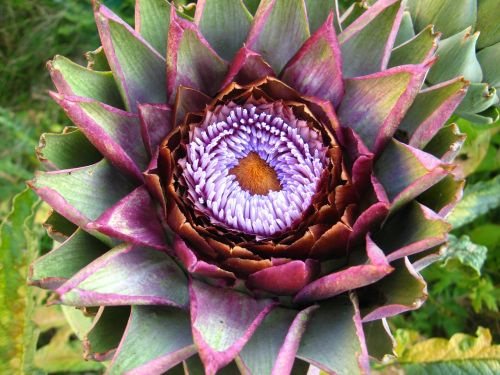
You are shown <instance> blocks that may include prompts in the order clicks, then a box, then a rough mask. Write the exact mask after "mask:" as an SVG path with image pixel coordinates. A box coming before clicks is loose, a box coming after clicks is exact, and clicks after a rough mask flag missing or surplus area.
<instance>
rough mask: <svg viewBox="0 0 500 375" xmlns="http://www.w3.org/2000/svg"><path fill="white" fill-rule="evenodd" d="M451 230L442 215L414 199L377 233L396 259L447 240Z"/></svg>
mask: <svg viewBox="0 0 500 375" xmlns="http://www.w3.org/2000/svg"><path fill="white" fill-rule="evenodd" d="M449 230H450V225H449V224H448V223H447V222H445V221H444V220H443V219H442V218H441V216H439V215H437V214H436V213H434V212H433V211H431V210H430V209H428V208H427V207H425V206H422V205H421V204H419V203H416V202H415V201H413V202H411V203H410V204H408V205H406V206H405V207H404V208H403V209H401V210H400V211H398V212H396V213H395V214H394V215H393V216H392V217H390V218H389V219H388V220H387V221H386V222H385V223H384V225H383V227H382V229H381V230H380V231H379V232H377V233H376V234H375V235H374V236H373V237H374V240H375V242H376V243H377V245H378V246H379V247H380V248H381V249H382V250H383V251H384V252H385V254H386V255H387V259H389V261H390V262H392V261H393V260H396V259H399V258H402V257H404V256H410V255H412V254H416V253H419V252H421V251H423V250H426V249H430V248H432V247H434V246H437V245H439V244H441V243H443V242H445V241H446V239H447V233H448V232H449Z"/></svg>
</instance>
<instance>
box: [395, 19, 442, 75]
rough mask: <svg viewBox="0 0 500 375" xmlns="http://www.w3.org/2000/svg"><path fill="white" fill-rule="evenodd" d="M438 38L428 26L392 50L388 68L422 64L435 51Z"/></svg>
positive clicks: (438, 35) (430, 26) (438, 34)
mask: <svg viewBox="0 0 500 375" xmlns="http://www.w3.org/2000/svg"><path fill="white" fill-rule="evenodd" d="M440 36H441V34H440V33H435V32H434V28H433V27H432V25H429V26H428V27H426V28H425V29H423V30H422V31H421V32H420V33H419V34H418V35H416V36H415V37H413V38H412V39H410V40H408V41H406V42H405V43H403V44H401V45H398V46H397V47H396V48H394V49H393V50H392V52H391V58H390V59H389V67H393V66H398V65H405V64H421V63H423V62H424V61H425V60H427V59H428V58H430V57H431V56H432V55H433V54H434V52H435V51H436V48H437V45H438V41H439V38H440Z"/></svg>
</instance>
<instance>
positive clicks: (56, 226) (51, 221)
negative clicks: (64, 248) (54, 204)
mask: <svg viewBox="0 0 500 375" xmlns="http://www.w3.org/2000/svg"><path fill="white" fill-rule="evenodd" d="M43 227H44V228H45V230H46V231H47V234H48V235H49V237H51V238H52V239H53V240H54V241H57V242H64V241H66V240H67V239H68V237H69V236H71V235H72V234H73V233H74V232H75V231H76V230H77V229H78V227H77V226H76V225H75V224H73V223H72V222H71V221H69V220H68V219H66V218H65V217H64V216H61V215H60V214H58V213H57V212H56V211H54V210H52V212H51V213H50V215H49V217H48V218H47V220H45V222H44V223H43Z"/></svg>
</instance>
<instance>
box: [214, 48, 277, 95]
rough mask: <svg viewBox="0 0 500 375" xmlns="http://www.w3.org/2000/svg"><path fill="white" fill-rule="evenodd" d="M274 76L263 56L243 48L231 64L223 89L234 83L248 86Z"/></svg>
mask: <svg viewBox="0 0 500 375" xmlns="http://www.w3.org/2000/svg"><path fill="white" fill-rule="evenodd" d="M274 76H275V74H274V71H273V69H272V68H271V66H270V65H269V64H268V63H267V62H265V61H264V59H263V58H262V56H261V55H259V54H258V53H257V52H254V51H251V50H249V49H248V48H247V47H246V46H243V47H241V49H240V50H239V51H238V53H237V54H236V56H235V57H234V59H233V61H232V62H231V66H230V67H229V71H228V73H227V76H226V78H225V79H224V82H223V83H222V85H221V88H224V87H226V86H227V85H229V84H231V83H232V82H236V83H238V84H241V85H246V84H248V83H250V82H254V81H257V80H259V79H263V78H265V77H274Z"/></svg>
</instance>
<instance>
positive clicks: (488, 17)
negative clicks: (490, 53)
mask: <svg viewBox="0 0 500 375" xmlns="http://www.w3.org/2000/svg"><path fill="white" fill-rule="evenodd" d="M497 13H498V3H497V2H496V1H495V0H479V1H478V9H477V22H476V30H479V31H480V32H481V36H480V37H479V41H478V43H477V47H478V48H484V47H487V46H491V45H493V44H495V43H498V42H500V25H499V24H498V17H497Z"/></svg>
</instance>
